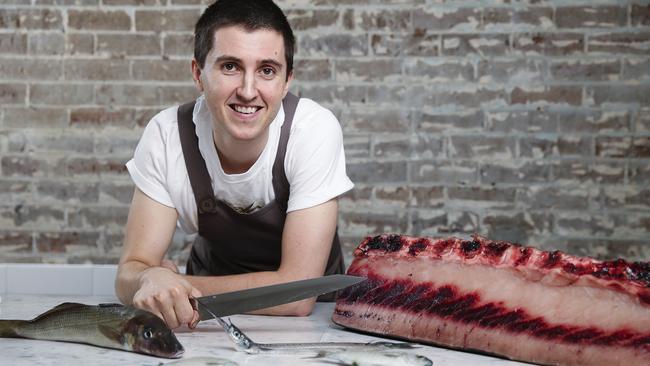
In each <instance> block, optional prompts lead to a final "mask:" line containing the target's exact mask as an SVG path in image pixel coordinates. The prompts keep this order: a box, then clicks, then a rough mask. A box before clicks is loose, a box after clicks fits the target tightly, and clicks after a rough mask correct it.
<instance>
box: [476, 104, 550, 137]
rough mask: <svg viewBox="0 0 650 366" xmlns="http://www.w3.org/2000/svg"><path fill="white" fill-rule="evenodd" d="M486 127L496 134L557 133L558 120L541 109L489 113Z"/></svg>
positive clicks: (486, 117) (486, 116)
mask: <svg viewBox="0 0 650 366" xmlns="http://www.w3.org/2000/svg"><path fill="white" fill-rule="evenodd" d="M485 125H486V126H485V127H486V129H487V130H488V131H494V132H526V133H548V132H557V118H555V117H554V116H553V115H552V114H550V113H548V112H547V111H546V110H544V109H542V108H539V109H535V110H532V111H510V112H508V111H504V112H488V113H486V114H485Z"/></svg>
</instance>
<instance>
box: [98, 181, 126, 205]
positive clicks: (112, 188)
mask: <svg viewBox="0 0 650 366" xmlns="http://www.w3.org/2000/svg"><path fill="white" fill-rule="evenodd" d="M133 191H134V185H133V183H130V182H129V183H119V182H106V183H101V184H100V185H99V196H100V200H101V202H105V203H108V204H124V205H128V204H129V203H131V200H132V198H133Z"/></svg>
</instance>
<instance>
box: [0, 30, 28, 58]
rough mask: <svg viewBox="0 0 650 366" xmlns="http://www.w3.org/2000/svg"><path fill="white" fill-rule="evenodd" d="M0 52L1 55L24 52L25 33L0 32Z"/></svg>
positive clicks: (25, 49) (25, 45)
mask: <svg viewBox="0 0 650 366" xmlns="http://www.w3.org/2000/svg"><path fill="white" fill-rule="evenodd" d="M0 53H2V54H3V55H6V54H26V53H27V35H26V34H18V33H9V34H6V33H0Z"/></svg>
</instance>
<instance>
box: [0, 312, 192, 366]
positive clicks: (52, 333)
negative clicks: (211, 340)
mask: <svg viewBox="0 0 650 366" xmlns="http://www.w3.org/2000/svg"><path fill="white" fill-rule="evenodd" d="M0 337H7V338H29V339H40V340H50V341H64V342H74V343H84V344H90V345H94V346H100V347H107V348H114V349H120V350H124V351H130V352H137V353H143V354H146V355H151V356H158V357H166V358H178V357H181V355H182V354H183V352H184V350H183V346H182V345H181V344H180V343H179V342H178V340H177V339H176V336H174V333H173V332H172V331H171V329H169V327H167V325H166V324H165V322H163V321H162V320H161V319H160V318H158V317H157V316H155V315H153V314H152V313H150V312H147V311H144V310H140V309H136V308H133V307H128V306H123V305H120V304H99V305H84V304H78V303H72V302H66V303H62V304H60V305H58V306H56V307H54V308H52V309H50V310H49V311H47V312H45V313H43V314H41V315H39V316H37V317H36V318H34V319H32V320H0Z"/></svg>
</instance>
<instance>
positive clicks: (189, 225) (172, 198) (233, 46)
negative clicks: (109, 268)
mask: <svg viewBox="0 0 650 366" xmlns="http://www.w3.org/2000/svg"><path fill="white" fill-rule="evenodd" d="M294 42H295V41H294V37H293V32H292V31H291V27H290V26H289V23H288V22H287V20H286V17H285V16H284V14H283V13H282V11H281V10H280V8H278V7H277V5H275V4H274V3H273V2H272V1H271V0H248V1H239V0H217V1H216V2H215V3H214V4H212V5H211V6H209V7H208V8H207V9H206V10H205V12H204V13H203V15H202V16H201V17H200V18H199V20H198V22H197V24H196V28H195V45H194V59H193V60H192V75H193V79H194V82H195V85H196V87H197V88H198V90H199V91H201V92H202V95H201V96H200V97H199V98H198V99H197V100H196V101H195V103H190V104H186V105H183V106H181V107H173V108H169V109H166V110H164V111H162V112H160V113H159V114H158V115H156V116H155V117H154V118H153V119H152V120H151V121H150V122H149V124H148V125H147V127H146V128H145V130H144V133H143V136H142V138H141V140H140V142H139V144H138V146H137V148H136V151H135V154H134V157H133V159H132V160H130V161H129V162H128V163H127V168H128V170H129V173H130V175H131V177H132V179H133V181H134V182H135V184H136V189H135V193H134V196H133V202H132V204H131V210H130V212H129V217H128V222H127V225H126V235H125V242H124V248H123V253H122V257H121V259H120V264H119V269H118V274H117V278H116V285H115V286H116V292H117V295H118V297H119V298H120V300H121V301H122V302H123V303H125V304H133V305H134V306H136V307H139V308H142V309H145V310H148V311H151V312H153V313H154V314H156V315H158V316H159V317H161V318H162V319H164V320H165V322H166V323H167V324H168V325H169V326H170V327H172V328H176V327H179V326H181V325H185V324H186V325H188V326H190V327H194V326H195V325H196V323H197V322H198V312H197V311H196V310H195V309H193V308H192V305H191V302H190V300H189V299H190V298H191V297H197V296H201V295H202V294H213V293H219V292H227V291H233V290H239V289H245V288H250V287H258V286H265V285H270V284H275V283H282V282H287V281H293V280H299V279H306V278H313V277H318V276H322V275H323V274H324V273H326V274H331V273H340V272H342V271H343V262H342V256H341V250H340V244H339V243H338V237H337V235H336V223H337V210H338V204H337V197H338V196H339V195H341V194H342V193H344V192H346V191H348V190H349V189H351V188H352V186H353V184H352V182H351V181H350V180H349V178H348V177H347V175H346V172H345V156H344V153H343V143H342V136H341V129H340V126H339V124H338V121H337V120H336V118H335V117H334V116H333V115H332V113H330V112H329V111H328V110H326V109H324V108H322V107H321V106H319V105H318V104H316V103H315V102H313V101H311V100H309V99H300V100H299V101H298V98H297V97H295V96H293V95H292V94H290V93H288V91H289V86H290V84H291V81H292V78H293V52H294ZM177 224H178V226H179V227H180V228H181V229H182V230H184V231H185V232H186V233H190V234H192V233H198V236H197V239H196V240H195V242H194V245H193V248H192V252H191V254H190V258H189V260H188V263H187V272H188V273H187V275H182V274H179V273H177V272H176V271H174V269H173V268H171V267H170V266H169V265H166V264H165V262H164V260H163V258H164V256H165V253H166V251H167V249H168V248H169V245H170V243H171V238H172V236H173V233H174V230H175V226H176V225H177ZM314 302H315V299H309V300H303V301H300V302H295V303H292V304H285V305H281V306H277V307H274V308H270V309H265V310H261V311H259V312H258V313H259V314H270V315H298V316H304V315H308V314H309V313H310V312H311V310H312V308H313V305H314Z"/></svg>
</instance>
